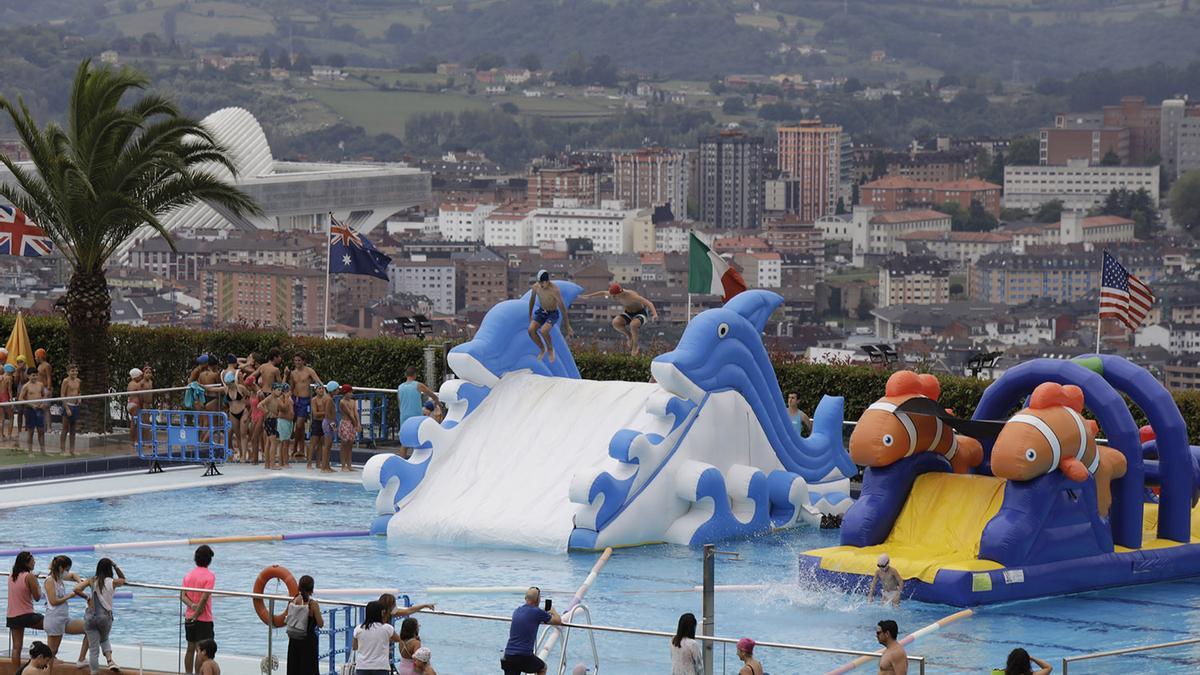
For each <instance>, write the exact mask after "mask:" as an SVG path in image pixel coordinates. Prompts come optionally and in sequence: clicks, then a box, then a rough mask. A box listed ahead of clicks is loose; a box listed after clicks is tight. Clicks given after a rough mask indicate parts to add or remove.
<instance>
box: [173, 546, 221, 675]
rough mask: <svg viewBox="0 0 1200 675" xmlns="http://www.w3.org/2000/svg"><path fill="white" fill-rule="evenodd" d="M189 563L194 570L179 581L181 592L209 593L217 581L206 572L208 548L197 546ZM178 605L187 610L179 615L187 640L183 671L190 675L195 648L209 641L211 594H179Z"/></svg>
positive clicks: (211, 626)
mask: <svg viewBox="0 0 1200 675" xmlns="http://www.w3.org/2000/svg"><path fill="white" fill-rule="evenodd" d="M192 559H193V560H194V561H195V562H196V567H195V568H193V569H192V571H191V572H188V573H187V575H186V576H184V577H183V585H184V587H185V588H207V589H210V590H211V589H213V588H215V587H216V585H217V577H216V576H215V575H214V574H213V573H212V571H211V570H209V569H208V566H209V565H211V564H212V559H213V550H212V548H210V547H209V546H208V544H201V545H200V546H199V547H198V548H197V549H196V553H195V555H194V556H192ZM179 601H180V602H182V603H183V604H184V606H185V607H186V608H187V609H185V610H184V612H183V634H184V637H185V638H186V639H187V651H186V652H184V655H183V671H184V672H185V673H192V672H194V671H193V670H192V664H193V661H195V658H196V645H197V644H198V643H199V642H200V641H202V640H211V639H213V637H214V636H215V633H214V632H213V611H212V593H201V592H198V591H180V592H179Z"/></svg>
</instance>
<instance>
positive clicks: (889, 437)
mask: <svg viewBox="0 0 1200 675" xmlns="http://www.w3.org/2000/svg"><path fill="white" fill-rule="evenodd" d="M895 442H896V439H894V438H892V435H891V434H884V435H883V444H884V445H886V446H887V447H889V448H890V447H892V443H895Z"/></svg>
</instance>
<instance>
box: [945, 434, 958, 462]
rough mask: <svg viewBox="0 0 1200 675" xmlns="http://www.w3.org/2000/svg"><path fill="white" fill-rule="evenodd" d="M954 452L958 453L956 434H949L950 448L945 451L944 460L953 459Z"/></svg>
mask: <svg viewBox="0 0 1200 675" xmlns="http://www.w3.org/2000/svg"><path fill="white" fill-rule="evenodd" d="M956 453H958V436H951V437H950V449H949V450H947V451H946V461H950V460H952V459H954V455H955V454H956Z"/></svg>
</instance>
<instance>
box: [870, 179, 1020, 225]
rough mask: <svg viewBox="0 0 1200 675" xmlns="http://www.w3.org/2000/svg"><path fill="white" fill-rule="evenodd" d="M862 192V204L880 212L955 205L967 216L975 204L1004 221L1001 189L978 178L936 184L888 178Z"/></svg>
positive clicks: (872, 182)
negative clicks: (951, 203) (977, 203)
mask: <svg viewBox="0 0 1200 675" xmlns="http://www.w3.org/2000/svg"><path fill="white" fill-rule="evenodd" d="M858 190H859V192H858V194H859V198H858V202H859V204H862V205H865V206H871V207H874V208H876V209H878V210H880V211H895V210H897V209H902V208H909V207H920V206H925V207H932V208H937V207H938V206H941V205H942V204H945V203H946V202H953V203H955V204H958V205H959V207H960V208H962V210H963V212H964V213H965V212H966V211H968V210H969V209H970V208H971V202H979V204H980V205H981V206H983V208H984V210H985V211H987V212H988V213H990V214H992V215H993V216H995V217H997V218H999V217H1000V192H1001V187H1000V186H999V185H996V184H995V183H989V182H987V181H984V180H979V179H978V178H968V179H964V180H958V181H949V182H941V183H933V182H928V181H918V180H913V179H911V178H905V177H903V176H884V177H883V178H880V179H879V180H874V181H871V182H869V183H863V184H862V185H861V186H859V189H858Z"/></svg>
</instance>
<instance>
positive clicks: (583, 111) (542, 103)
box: [490, 93, 621, 119]
mask: <svg viewBox="0 0 1200 675" xmlns="http://www.w3.org/2000/svg"><path fill="white" fill-rule="evenodd" d="M490 100H492V101H494V102H496V103H512V104H514V105H516V106H517V108H518V109H519V110H520V111H521V114H522V115H536V116H538V117H556V118H564V119H565V118H571V119H579V118H588V117H604V116H607V115H614V114H616V113H618V112H620V110H621V105H620V102H619V101H610V100H608V99H603V98H556V97H554V96H552V95H549V94H547V95H545V96H542V97H541V98H527V97H525V96H524V95H522V94H520V93H517V94H510V95H508V96H494V97H492V98H491V99H490ZM610 106H612V107H610Z"/></svg>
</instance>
